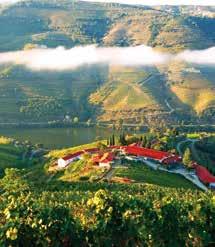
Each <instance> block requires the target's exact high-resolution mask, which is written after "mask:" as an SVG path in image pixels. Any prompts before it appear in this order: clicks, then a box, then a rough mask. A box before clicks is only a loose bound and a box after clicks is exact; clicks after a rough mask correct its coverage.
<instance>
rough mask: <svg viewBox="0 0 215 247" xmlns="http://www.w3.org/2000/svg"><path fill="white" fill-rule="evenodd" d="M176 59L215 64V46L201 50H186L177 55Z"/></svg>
mask: <svg viewBox="0 0 215 247" xmlns="http://www.w3.org/2000/svg"><path fill="white" fill-rule="evenodd" d="M176 59H180V60H184V61H185V62H188V63H194V64H205V65H215V47H211V48H209V49H206V50H199V51H189V50H187V51H184V52H182V53H180V54H178V55H177V56H176Z"/></svg>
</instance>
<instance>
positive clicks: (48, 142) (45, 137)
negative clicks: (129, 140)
mask: <svg viewBox="0 0 215 247" xmlns="http://www.w3.org/2000/svg"><path fill="white" fill-rule="evenodd" d="M112 133H113V132H112V130H110V129H104V128H98V127H89V128H83V127H81V128H77V127H71V128H27V129H24V128H21V129H20V128H5V129H0V136H7V137H11V138H14V139H16V140H19V141H25V140H28V141H30V142H32V143H33V144H36V143H42V144H43V145H44V147H46V148H50V149H57V148H66V147H73V146H78V145H82V144H85V143H90V142H93V141H95V140H102V139H104V138H107V137H109V136H110V135H111V134H112Z"/></svg>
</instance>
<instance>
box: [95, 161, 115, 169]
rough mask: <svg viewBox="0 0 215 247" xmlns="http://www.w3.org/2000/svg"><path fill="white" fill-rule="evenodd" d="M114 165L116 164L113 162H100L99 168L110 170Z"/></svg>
mask: <svg viewBox="0 0 215 247" xmlns="http://www.w3.org/2000/svg"><path fill="white" fill-rule="evenodd" d="M112 164H114V162H112V161H109V162H99V167H104V168H110V167H111V165H112Z"/></svg>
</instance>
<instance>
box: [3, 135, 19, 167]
mask: <svg viewBox="0 0 215 247" xmlns="http://www.w3.org/2000/svg"><path fill="white" fill-rule="evenodd" d="M23 152H24V150H23V148H18V147H15V146H14V145H13V144H12V140H11V139H8V138H4V137H0V168H3V169H4V168H8V167H22V154H23Z"/></svg>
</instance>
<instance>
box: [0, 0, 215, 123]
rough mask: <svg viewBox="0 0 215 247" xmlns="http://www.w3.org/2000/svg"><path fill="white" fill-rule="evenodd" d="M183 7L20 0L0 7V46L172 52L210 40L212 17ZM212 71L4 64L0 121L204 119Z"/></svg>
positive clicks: (213, 97) (177, 66) (214, 37)
mask: <svg viewBox="0 0 215 247" xmlns="http://www.w3.org/2000/svg"><path fill="white" fill-rule="evenodd" d="M200 9H201V8H200ZM202 10H204V11H209V10H210V11H211V12H213V9H210V8H209V9H206V10H205V9H204V8H203V9H202ZM198 11H199V10H198ZM211 12H210V13H211ZM191 13H192V9H190V8H188V7H187V9H186V7H183V8H182V9H175V8H168V9H163V8H157V7H156V8H150V7H139V6H138V7H134V6H126V5H119V4H98V3H97V4H96V3H86V2H80V1H79V2H73V1H69V0H63V1H57V0H55V1H51V0H35V1H28V0H27V1H25V2H22V3H17V4H15V5H11V6H9V7H7V8H3V9H1V12H0V51H1V52H4V51H11V50H22V49H32V48H34V47H35V45H45V46H47V47H58V46H65V47H66V48H71V47H74V46H77V45H86V44H93V43H94V44H95V43H96V44H97V45H98V46H134V45H141V44H145V45H149V46H152V47H154V49H158V50H161V51H167V52H171V53H175V52H178V51H181V50H184V49H187V48H189V49H203V48H208V47H211V46H214V44H215V19H214V18H212V17H201V15H199V14H197V15H192V14H191ZM214 73H215V72H214V68H210V67H199V66H193V65H188V64H185V63H180V62H177V63H176V62H175V63H171V64H169V65H168V66H158V67H155V66H154V67H153V66H152V67H119V66H110V67H108V66H103V65H102V66H85V67H81V68H79V69H77V70H73V71H63V72H46V71H45V72H41V71H40V72H33V71H30V70H28V69H26V68H24V67H21V66H12V65H4V66H1V67H0V96H1V97H0V104H1V107H0V122H16V121H50V120H63V119H64V118H65V116H66V115H68V116H69V117H71V118H74V117H78V118H79V119H80V120H84V121H85V120H88V119H93V120H95V119H98V120H100V121H112V120H119V119H120V118H122V119H125V120H126V121H127V122H138V123H139V122H142V123H146V124H148V123H150V122H153V121H154V120H155V119H157V121H158V122H161V121H174V122H178V121H181V120H190V119H192V120H197V119H199V117H201V119H202V121H203V120H204V121H208V119H207V118H208V116H211V114H214V112H215V110H214V109H215V107H214V102H215V94H214ZM210 121H214V120H211V118H210Z"/></svg>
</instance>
